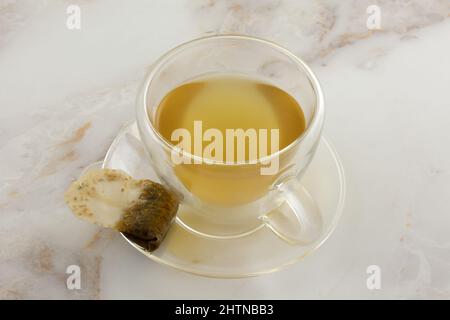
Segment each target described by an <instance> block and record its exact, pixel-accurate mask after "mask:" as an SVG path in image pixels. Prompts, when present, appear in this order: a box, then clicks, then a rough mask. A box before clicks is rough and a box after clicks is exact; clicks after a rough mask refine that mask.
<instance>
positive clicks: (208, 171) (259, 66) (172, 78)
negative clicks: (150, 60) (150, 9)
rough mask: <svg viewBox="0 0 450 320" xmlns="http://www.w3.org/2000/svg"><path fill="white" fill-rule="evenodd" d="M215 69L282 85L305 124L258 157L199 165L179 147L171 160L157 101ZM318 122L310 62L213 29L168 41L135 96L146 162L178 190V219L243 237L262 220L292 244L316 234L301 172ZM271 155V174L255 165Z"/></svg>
mask: <svg viewBox="0 0 450 320" xmlns="http://www.w3.org/2000/svg"><path fill="white" fill-rule="evenodd" d="M216 74H233V75H243V76H247V77H251V78H254V79H257V80H259V81H261V82H265V83H269V84H271V85H274V86H276V87H278V88H280V89H282V90H284V91H286V92H287V93H289V94H290V95H291V96H292V97H293V98H295V99H296V100H297V102H298V103H299V105H300V106H301V108H302V110H303V113H304V115H305V120H306V129H305V131H304V132H303V133H302V134H301V135H300V136H299V137H297V139H296V140H295V141H293V142H292V143H291V144H289V145H288V146H286V147H285V148H283V149H281V150H279V151H277V152H275V153H272V154H270V155H268V156H266V157H263V158H261V159H258V162H257V163H250V162H245V161H243V162H236V163H227V162H225V161H222V162H221V161H214V162H213V163H212V162H210V161H208V159H201V160H203V161H201V164H198V162H196V161H195V160H196V159H195V158H196V157H198V156H197V155H194V154H189V153H187V152H186V151H182V154H183V157H186V158H191V159H192V161H191V162H190V163H188V164H186V163H181V164H178V163H176V162H174V161H173V157H172V155H173V153H174V152H180V150H178V149H177V148H176V146H175V145H174V144H173V143H172V142H171V141H168V140H166V139H165V138H164V137H163V136H162V135H161V134H160V133H159V132H158V129H157V126H156V123H155V121H156V111H157V108H158V106H159V105H160V102H161V100H162V99H163V98H164V97H165V96H166V94H168V93H169V92H170V91H172V90H173V89H174V88H176V87H178V86H180V85H181V84H183V83H186V82H189V81H191V80H193V79H196V78H198V77H203V76H208V75H216ZM323 122H324V101H323V95H322V91H321V88H320V86H319V83H318V81H317V79H316V77H315V76H314V74H313V73H312V71H311V70H310V69H309V67H308V66H307V65H306V64H305V63H304V62H303V61H301V60H300V59H299V58H298V57H296V56H295V55H294V54H292V53H291V52H289V51H288V50H286V49H284V48H282V47H280V46H278V45H276V44H274V43H272V42H269V41H266V40H262V39H258V38H253V37H247V36H237V35H222V36H212V37H206V38H201V39H197V40H193V41H190V42H188V43H185V44H182V45H180V46H178V47H176V48H174V49H173V50H171V51H169V52H168V53H166V54H165V55H164V56H162V57H161V58H160V59H159V60H158V61H156V62H155V63H154V64H153V65H152V66H151V68H150V70H149V73H148V74H147V76H146V79H145V82H144V83H143V86H142V89H141V91H140V93H139V97H138V101H137V124H138V129H139V134H140V136H141V139H142V141H143V144H144V147H145V149H146V151H147V153H148V155H149V159H150V161H151V164H152V166H153V168H154V169H155V171H156V173H157V174H158V176H159V178H160V179H161V181H162V182H163V183H164V184H166V185H167V187H169V188H170V189H172V190H173V191H174V192H175V193H176V194H178V195H179V196H180V199H181V204H182V206H181V209H180V212H179V214H178V218H177V219H178V222H179V223H180V224H181V225H182V226H184V227H185V228H187V229H189V230H190V231H192V232H195V233H198V234H199V235H201V236H204V237H212V238H221V239H226V238H230V237H231V238H234V237H241V236H245V235H247V234H249V233H251V232H254V231H255V230H258V229H259V228H261V227H264V226H266V227H268V228H269V229H270V230H272V231H273V232H274V233H275V234H276V235H277V236H279V237H281V238H282V239H283V240H285V241H288V242H289V243H293V244H297V243H299V244H304V243H309V242H312V241H314V240H316V239H317V238H318V237H319V236H320V235H321V232H322V228H321V227H322V225H321V218H320V212H319V210H318V209H317V207H316V206H315V203H314V200H313V199H312V198H311V197H310V196H309V194H308V192H307V191H306V190H305V189H304V188H303V187H302V185H301V183H300V178H301V176H302V174H303V173H304V171H305V170H306V168H307V166H308V164H309V163H310V161H311V159H312V157H313V155H314V152H315V150H316V147H317V145H318V143H319V140H320V137H321V132H322V127H323ZM299 125H300V124H299ZM197 160H198V159H197ZM275 160H276V161H277V163H278V170H277V171H276V173H275V174H270V175H265V174H261V168H262V167H267V164H268V163H270V162H271V161H275ZM196 163H197V164H196Z"/></svg>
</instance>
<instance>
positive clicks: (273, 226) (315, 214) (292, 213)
mask: <svg viewBox="0 0 450 320" xmlns="http://www.w3.org/2000/svg"><path fill="white" fill-rule="evenodd" d="M277 188H278V191H279V192H280V194H281V197H282V200H283V201H284V202H283V204H282V205H281V206H280V207H279V208H277V209H275V210H273V211H271V212H269V213H268V214H266V215H264V216H262V217H260V219H261V220H262V221H263V223H264V224H265V226H266V227H268V228H269V229H270V230H271V231H272V232H273V233H275V234H276V235H277V236H278V237H280V238H281V239H282V240H284V241H286V242H288V243H289V244H293V245H297V244H300V245H306V244H309V243H312V242H314V241H315V240H317V239H318V238H319V237H320V234H321V232H322V218H321V215H320V210H319V208H318V207H317V205H316V203H315V201H314V199H313V198H312V196H311V195H310V194H309V192H308V191H307V190H306V189H305V188H304V187H303V186H302V185H301V184H300V182H299V179H298V178H292V179H290V180H288V181H286V182H283V183H282V184H280V185H278V186H277Z"/></svg>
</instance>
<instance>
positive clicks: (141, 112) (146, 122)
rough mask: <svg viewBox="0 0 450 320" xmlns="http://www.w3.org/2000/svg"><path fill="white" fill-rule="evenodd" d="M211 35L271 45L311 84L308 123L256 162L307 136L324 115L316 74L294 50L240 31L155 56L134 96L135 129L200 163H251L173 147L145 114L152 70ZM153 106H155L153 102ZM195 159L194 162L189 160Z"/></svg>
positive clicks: (164, 146) (157, 68) (272, 156)
mask: <svg viewBox="0 0 450 320" xmlns="http://www.w3.org/2000/svg"><path fill="white" fill-rule="evenodd" d="M214 39H239V40H246V41H255V42H259V43H261V44H263V45H266V46H268V47H270V48H272V49H275V50H277V51H279V52H281V53H282V54H284V55H285V56H287V57H288V58H290V59H291V60H292V61H293V62H294V63H296V64H297V65H298V66H299V67H300V68H301V69H302V70H303V71H304V72H305V74H306V76H307V78H308V80H309V83H310V84H311V87H312V89H313V92H314V94H315V97H316V103H315V106H314V110H313V115H312V118H311V121H310V123H309V125H307V127H306V129H305V131H303V133H302V134H301V135H299V136H298V137H297V139H295V140H294V141H292V142H291V143H290V144H289V145H287V146H286V147H284V148H283V149H281V150H278V151H277V152H274V153H272V154H270V155H267V156H264V157H261V158H258V159H257V162H260V163H261V162H263V163H268V162H269V161H271V160H272V159H274V158H276V157H280V156H281V155H282V154H284V153H286V152H288V151H289V150H291V149H292V148H294V147H295V146H296V145H298V144H299V143H300V142H301V141H303V139H304V138H305V137H306V136H308V134H309V133H310V132H311V130H312V128H315V127H317V126H318V125H320V122H321V118H322V120H323V118H324V112H325V110H324V97H323V93H322V88H321V86H320V84H319V81H318V80H317V78H316V76H315V75H314V73H313V72H312V70H311V69H310V68H309V67H308V65H307V64H306V63H305V62H303V60H301V59H300V58H299V57H297V56H296V55H295V54H293V53H292V52H290V51H289V50H288V49H286V48H284V47H282V46H280V45H278V44H276V43H274V42H272V41H269V40H265V39H261V38H258V37H253V36H244V35H232V34H224V35H212V36H206V37H201V38H196V39H193V40H190V41H187V42H184V43H182V44H180V45H178V46H176V47H174V48H173V49H171V50H169V51H167V52H166V53H165V54H163V55H162V56H161V57H160V58H159V59H158V60H156V62H155V63H153V64H152V65H151V67H150V71H149V72H148V73H147V74H146V76H145V81H144V83H143V85H142V87H141V89H140V97H139V99H138V104H137V123H138V129H139V131H140V130H142V126H144V127H145V129H146V130H147V131H150V132H152V133H153V134H154V135H155V136H156V137H157V143H158V144H159V145H160V146H162V147H163V148H164V149H166V150H168V151H173V150H176V151H177V152H178V153H179V154H181V155H182V156H183V157H185V158H188V159H191V160H192V161H197V162H198V161H201V162H203V163H208V164H215V165H223V166H242V165H250V164H255V163H252V162H249V161H236V162H232V163H230V162H226V161H218V160H212V159H208V158H203V157H199V156H197V155H195V154H192V153H189V152H186V151H184V150H180V149H178V150H177V149H176V148H177V147H176V146H175V145H174V144H173V143H171V142H170V141H169V140H167V139H165V138H164V137H163V136H162V135H161V134H160V133H159V131H158V129H157V128H155V126H154V124H153V121H151V120H150V117H149V114H148V106H147V96H148V90H149V88H150V85H151V83H152V81H153V80H154V76H155V74H156V73H157V72H158V71H159V70H160V69H161V68H162V67H163V66H164V65H165V64H166V63H167V62H168V61H170V59H171V58H173V57H175V56H176V55H177V54H178V53H180V52H182V51H184V50H185V49H187V48H189V47H192V46H195V45H197V44H199V43H201V42H205V41H210V40H214ZM156 107H157V106H156ZM192 163H196V162H192Z"/></svg>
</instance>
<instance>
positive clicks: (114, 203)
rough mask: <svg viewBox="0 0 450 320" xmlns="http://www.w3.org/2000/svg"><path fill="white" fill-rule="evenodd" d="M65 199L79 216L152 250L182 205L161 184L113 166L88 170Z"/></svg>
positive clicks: (71, 186) (71, 188)
mask: <svg viewBox="0 0 450 320" xmlns="http://www.w3.org/2000/svg"><path fill="white" fill-rule="evenodd" d="M64 199H65V201H66V203H67V204H68V205H69V207H70V208H71V209H72V211H73V213H74V214H75V215H76V216H78V217H79V218H81V219H83V220H86V221H88V222H91V223H95V224H97V225H100V226H102V227H106V228H112V229H115V230H117V231H120V232H123V233H124V234H126V235H127V236H128V237H131V238H132V239H133V240H134V241H135V242H137V243H138V244H140V245H141V246H143V247H144V248H146V249H147V250H149V251H153V250H155V249H157V248H158V247H159V245H160V244H161V241H162V240H163V239H164V237H165V235H166V233H167V231H168V230H169V227H170V224H171V222H172V221H173V218H174V217H175V215H176V213H177V210H178V204H179V203H178V200H177V197H176V196H175V194H173V193H172V192H171V191H169V190H168V189H166V188H165V187H164V186H162V185H161V184H159V183H156V182H153V181H150V180H135V179H133V178H132V177H130V176H129V175H127V174H126V173H125V172H123V171H120V170H111V169H95V170H91V171H89V172H87V173H86V174H85V175H83V176H82V177H81V178H79V179H78V180H76V181H75V182H73V183H72V184H71V185H70V187H69V189H68V190H67V191H66V193H65V195H64Z"/></svg>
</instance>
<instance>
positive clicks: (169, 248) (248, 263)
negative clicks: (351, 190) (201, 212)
mask: <svg viewBox="0 0 450 320" xmlns="http://www.w3.org/2000/svg"><path fill="white" fill-rule="evenodd" d="M102 166H103V168H112V169H121V170H123V171H125V172H127V173H128V174H130V175H131V176H133V177H134V178H138V179H144V178H145V179H151V180H153V181H159V179H158V178H157V176H156V174H155V172H154V171H153V169H152V167H151V164H150V161H148V159H147V155H146V153H145V150H144V147H143V146H142V144H141V141H140V138H139V133H138V130H137V126H136V123H131V124H128V125H126V126H124V127H123V129H122V130H121V131H120V132H119V134H118V135H117V137H116V138H115V139H114V141H113V143H112V144H111V147H110V148H109V150H108V152H107V154H106V157H105V159H104V161H103V165H102ZM301 182H302V185H303V186H304V188H305V189H306V190H307V191H308V192H309V193H310V195H311V196H312V197H313V198H314V200H315V201H316V204H317V206H318V207H319V209H320V212H321V214H322V220H323V224H324V225H323V227H324V230H325V232H324V233H323V235H322V237H321V238H319V239H318V240H317V241H316V242H314V243H311V244H309V245H292V244H289V243H287V242H285V241H283V240H281V239H280V238H279V237H277V236H276V235H275V234H274V233H273V232H271V231H270V230H269V229H268V228H266V227H261V228H257V229H256V230H255V231H254V232H252V233H250V234H247V235H245V236H242V237H238V238H231V239H215V238H205V237H202V236H200V235H199V234H198V233H195V232H192V231H190V230H188V229H187V228H186V227H185V225H184V224H183V222H182V221H181V219H180V218H177V219H176V222H175V223H174V224H173V225H172V226H171V228H170V231H169V233H168V234H167V236H166V238H165V239H164V241H163V243H162V245H161V246H160V247H159V248H158V249H157V250H156V251H154V252H152V253H150V252H148V251H146V250H144V249H143V248H142V247H140V246H139V245H138V244H136V243H134V242H133V241H132V240H131V239H128V238H127V237H125V236H124V238H125V239H126V240H127V241H128V242H129V243H130V244H131V245H132V246H133V247H134V248H136V249H137V250H138V251H140V252H141V253H142V254H144V255H145V256H147V257H149V258H150V259H152V260H154V261H156V262H158V263H161V264H164V265H167V266H170V267H173V268H176V269H178V270H182V271H186V272H189V273H193V274H197V275H201V276H207V277H217V278H240V277H249V276H256V275H261V274H266V273H271V272H274V271H277V270H280V269H281V268H282V267H284V266H287V265H289V264H292V263H294V262H296V261H299V260H301V259H303V258H304V257H306V256H307V255H309V254H311V253H312V252H314V251H315V250H316V249H318V248H319V247H320V246H321V245H322V244H323V243H324V242H325V241H326V240H327V239H328V237H329V236H330V234H331V233H332V232H333V230H334V229H335V227H336V225H337V223H338V221H339V218H340V216H341V213H342V209H343V205H344V198H345V177H344V172H343V169H342V165H341V162H340V160H339V158H338V156H337V154H336V152H335V150H334V148H333V147H332V146H331V145H330V143H329V142H327V141H326V140H325V139H324V138H322V139H321V141H320V143H319V146H318V148H317V151H316V154H315V156H314V159H313V160H312V162H311V164H310V165H309V167H308V169H307V171H306V173H305V174H304V176H303V177H302V179H301ZM180 210H182V209H180ZM182 214H183V212H180V213H179V214H178V216H182Z"/></svg>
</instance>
